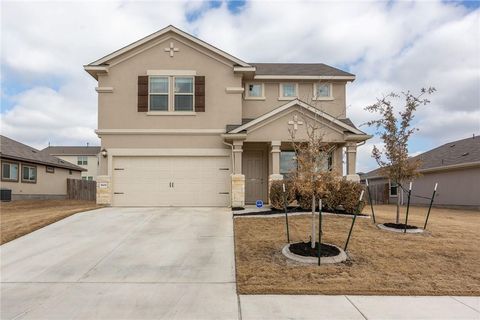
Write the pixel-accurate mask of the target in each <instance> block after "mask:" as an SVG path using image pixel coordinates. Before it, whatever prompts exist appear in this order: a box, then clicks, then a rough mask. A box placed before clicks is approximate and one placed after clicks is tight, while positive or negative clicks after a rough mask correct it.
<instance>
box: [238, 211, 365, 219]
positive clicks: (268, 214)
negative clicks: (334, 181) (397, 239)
mask: <svg viewBox="0 0 480 320" xmlns="http://www.w3.org/2000/svg"><path fill="white" fill-rule="evenodd" d="M232 212H233V217H234V218H278V217H284V216H285V212H281V211H277V212H272V211H271V210H260V211H248V212H243V213H237V212H235V211H232ZM263 212H264V213H263ZM305 214H310V215H311V214H312V212H311V211H292V212H288V216H300V215H305ZM315 214H316V215H318V212H315ZM322 216H336V217H345V218H353V214H343V213H331V212H324V211H322ZM357 218H358V219H371V216H369V215H366V214H362V215H357Z"/></svg>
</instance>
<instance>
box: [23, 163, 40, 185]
mask: <svg viewBox="0 0 480 320" xmlns="http://www.w3.org/2000/svg"><path fill="white" fill-rule="evenodd" d="M22 182H31V183H35V182H37V167H35V166H29V165H22Z"/></svg>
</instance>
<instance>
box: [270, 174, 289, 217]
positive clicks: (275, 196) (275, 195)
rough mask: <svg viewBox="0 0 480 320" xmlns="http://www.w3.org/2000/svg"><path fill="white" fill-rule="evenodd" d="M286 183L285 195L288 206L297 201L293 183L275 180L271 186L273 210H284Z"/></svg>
mask: <svg viewBox="0 0 480 320" xmlns="http://www.w3.org/2000/svg"><path fill="white" fill-rule="evenodd" d="M284 183H285V193H286V197H287V205H288V204H290V203H292V202H293V201H294V200H295V187H294V185H293V183H292V182H291V181H288V180H275V181H272V184H271V186H270V205H271V206H272V208H274V209H277V210H282V209H283V208H284V203H283V202H284V199H283V184H284Z"/></svg>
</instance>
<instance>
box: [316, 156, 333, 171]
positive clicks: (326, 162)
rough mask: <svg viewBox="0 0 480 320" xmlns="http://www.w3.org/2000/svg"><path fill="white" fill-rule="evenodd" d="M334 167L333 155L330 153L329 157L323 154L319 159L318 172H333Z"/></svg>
mask: <svg viewBox="0 0 480 320" xmlns="http://www.w3.org/2000/svg"><path fill="white" fill-rule="evenodd" d="M332 165H333V157H332V153H329V154H328V155H327V156H325V155H324V154H321V155H319V156H318V158H317V167H316V170H317V172H325V171H331V170H332Z"/></svg>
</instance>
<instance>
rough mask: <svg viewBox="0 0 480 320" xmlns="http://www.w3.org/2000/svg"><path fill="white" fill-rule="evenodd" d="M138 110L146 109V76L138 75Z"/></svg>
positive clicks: (144, 110)
mask: <svg viewBox="0 0 480 320" xmlns="http://www.w3.org/2000/svg"><path fill="white" fill-rule="evenodd" d="M137 110H138V112H147V111H148V76H138V100H137Z"/></svg>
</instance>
